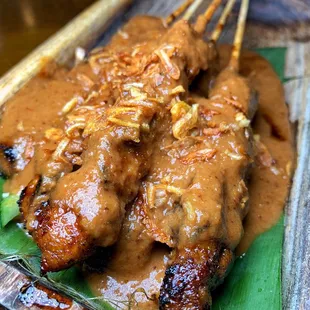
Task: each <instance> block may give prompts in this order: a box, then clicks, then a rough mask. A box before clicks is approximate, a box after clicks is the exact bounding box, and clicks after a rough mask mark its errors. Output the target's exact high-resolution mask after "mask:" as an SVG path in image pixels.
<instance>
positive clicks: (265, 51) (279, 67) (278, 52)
mask: <svg viewBox="0 0 310 310" xmlns="http://www.w3.org/2000/svg"><path fill="white" fill-rule="evenodd" d="M255 51H256V52H257V53H258V54H260V55H261V56H263V57H264V58H266V59H267V60H268V61H269V62H270V63H271V65H272V67H273V69H274V71H276V73H277V75H278V76H279V78H280V80H281V81H282V82H284V81H285V56H286V47H270V48H258V49H256V50H255Z"/></svg>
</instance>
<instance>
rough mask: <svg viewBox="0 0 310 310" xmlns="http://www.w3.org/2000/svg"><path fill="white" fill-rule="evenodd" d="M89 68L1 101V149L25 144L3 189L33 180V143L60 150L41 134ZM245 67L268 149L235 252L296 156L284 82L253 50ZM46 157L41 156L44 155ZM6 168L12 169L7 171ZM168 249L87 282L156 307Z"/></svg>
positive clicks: (255, 175)
mask: <svg viewBox="0 0 310 310" xmlns="http://www.w3.org/2000/svg"><path fill="white" fill-rule="evenodd" d="M229 54H230V49H229V48H228V47H224V48H221V49H220V56H221V66H222V67H224V66H225V64H226V63H227V60H228V56H229ZM85 70H86V72H87V74H88V76H89V75H90V73H89V70H88V68H87V66H86V68H85V67H83V66H81V67H78V68H76V69H73V70H72V72H71V73H69V74H67V73H66V72H64V71H63V70H56V72H55V73H54V74H48V75H44V76H39V77H37V78H35V79H33V80H32V81H31V82H30V83H29V84H28V85H27V86H26V87H25V88H23V89H22V90H21V91H20V92H19V93H18V94H17V95H16V96H15V97H14V98H13V99H11V100H10V101H9V102H8V103H7V104H6V105H5V106H4V108H3V113H2V117H1V124H0V131H1V133H2V135H1V145H2V146H1V147H5V145H6V144H7V145H12V144H14V145H20V147H19V148H17V150H18V151H17V152H18V154H17V155H16V154H15V155H16V156H15V157H16V158H15V161H16V163H15V171H14V172H13V173H12V175H13V176H12V177H11V179H10V180H9V181H8V182H7V183H6V185H5V191H7V192H12V193H18V192H20V190H21V189H22V188H23V187H24V186H26V185H27V183H28V182H29V181H30V180H31V179H33V177H34V171H35V166H37V165H39V164H40V163H38V160H35V159H34V158H33V157H32V156H33V155H32V154H33V152H34V150H35V148H42V147H43V144H44V149H45V150H49V149H50V150H55V147H56V144H55V143H53V142H51V141H47V140H46V139H43V137H44V132H45V131H46V130H47V129H49V128H51V127H56V128H57V127H63V126H64V119H63V118H62V117H61V110H62V108H63V106H64V105H65V103H66V102H68V100H70V99H71V98H72V97H73V96H74V95H76V94H81V93H82V92H83V89H85V88H87V85H85V80H84V83H83V81H81V80H80V79H79V77H78V74H79V73H81V72H85ZM241 73H242V74H243V75H245V76H246V77H248V78H249V80H250V81H251V84H253V87H254V88H255V89H256V91H257V92H258V94H259V108H258V113H257V115H256V116H255V120H254V124H253V131H254V134H255V135H256V136H255V137H256V140H258V141H260V144H261V147H262V148H267V150H268V152H267V153H266V152H263V153H262V154H261V156H258V158H257V159H256V165H255V168H254V169H252V174H251V178H250V182H249V191H250V208H249V213H248V215H247V217H246V219H245V221H244V230H245V232H244V236H243V239H242V240H241V243H240V245H239V247H238V250H237V252H238V253H239V254H241V253H243V252H244V251H246V250H247V248H248V247H249V246H250V244H251V242H252V241H253V240H254V239H255V238H256V237H257V236H258V235H259V234H261V233H263V232H264V231H266V230H267V229H269V228H270V227H272V226H273V225H274V224H275V223H276V222H277V221H278V220H279V217H280V215H281V214H282V211H283V207H284V203H285V200H286V197H287V193H288V189H289V184H290V175H291V166H292V162H293V150H292V138H291V134H290V125H289V122H288V112H287V107H286V104H285V99H284V92H283V88H282V86H281V82H280V81H279V79H278V78H277V76H276V74H275V73H274V71H273V69H272V68H271V66H270V64H269V63H268V62H267V61H266V60H264V59H263V58H262V57H260V56H258V55H257V54H255V53H253V52H244V53H243V55H242V57H241ZM92 77H93V76H92ZM93 78H94V77H93ZM86 84H87V83H86ZM42 98H44V100H42ZM42 158H43V159H42V160H44V156H42ZM0 160H1V158H0ZM7 173H8V175H9V174H10V171H8V172H7ZM71 189H72V187H71ZM239 226H241V225H240V223H239ZM95 227H96V226H95ZM236 230H237V229H236ZM238 236H239V235H238ZM238 236H237V237H238ZM237 239H238V238H237ZM238 240H239V239H238ZM168 253H169V251H167V250H166V249H163V248H157V247H155V248H154V249H153V252H152V255H151V258H150V260H149V261H148V263H147V264H146V266H144V267H143V268H140V269H137V268H135V266H133V267H132V271H131V272H126V273H125V272H124V268H122V266H119V268H113V270H108V271H107V272H106V273H105V274H101V275H94V274H93V275H90V276H89V283H90V285H91V287H92V288H93V290H94V292H95V293H96V294H98V295H103V296H104V297H105V298H106V299H107V300H110V301H111V302H117V303H119V304H120V306H122V305H123V306H124V308H128V303H130V306H132V308H136V309H153V308H154V309H156V308H157V307H158V306H157V302H156V301H153V300H152V299H153V295H154V294H155V295H157V294H158V291H159V287H160V285H161V282H162V280H163V276H164V271H165V268H166V263H167V260H168V258H167V257H168V256H167V255H168ZM118 269H119V270H118Z"/></svg>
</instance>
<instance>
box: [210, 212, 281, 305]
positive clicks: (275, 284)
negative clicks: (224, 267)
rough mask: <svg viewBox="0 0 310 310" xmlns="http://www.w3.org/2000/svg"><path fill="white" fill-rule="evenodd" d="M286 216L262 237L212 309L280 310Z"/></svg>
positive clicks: (240, 262) (219, 291)
mask: <svg viewBox="0 0 310 310" xmlns="http://www.w3.org/2000/svg"><path fill="white" fill-rule="evenodd" d="M283 232H284V225H283V217H282V218H281V220H280V221H279V222H278V224H277V225H276V226H274V227H273V228H272V229H271V230H269V231H267V232H266V233H264V234H262V235H260V236H259V237H258V238H257V239H256V240H255V241H254V243H253V244H252V246H251V247H250V249H249V250H248V252H247V253H246V254H245V255H244V256H243V257H239V258H237V260H236V262H235V265H234V267H233V269H232V271H231V273H230V274H229V276H228V277H227V278H226V279H225V282H224V283H223V285H221V286H220V287H219V288H218V289H217V292H216V293H217V296H216V298H214V305H213V307H212V309H213V310H224V309H229V310H243V309H244V310H245V309H262V310H265V309H272V310H274V309H281V256H282V239H283Z"/></svg>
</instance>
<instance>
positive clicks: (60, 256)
mask: <svg viewBox="0 0 310 310" xmlns="http://www.w3.org/2000/svg"><path fill="white" fill-rule="evenodd" d="M155 45H156V46H157V48H156V49H155V52H153V50H154V46H155ZM158 46H159V47H158ZM149 48H150V52H148V53H144V54H142V55H143V57H142V58H143V59H142V60H141V55H139V53H137V54H136V55H133V56H132V62H133V63H134V60H135V58H136V57H139V64H142V66H140V67H139V68H136V66H130V65H129V66H128V67H127V70H125V71H126V72H124V73H123V76H122V77H121V78H120V82H118V81H115V80H114V81H111V83H118V84H117V87H118V88H119V91H120V97H119V100H118V102H117V103H116V104H115V105H114V106H113V107H112V108H110V109H108V110H107V112H106V116H105V117H103V118H102V119H100V120H98V122H97V123H96V124H95V125H94V127H93V128H92V130H93V132H91V134H90V136H89V138H88V143H87V150H86V151H85V153H84V154H83V165H82V166H81V168H80V169H79V170H77V171H75V172H73V173H69V174H66V175H65V176H64V177H61V178H60V179H59V180H58V182H57V184H56V187H55V188H54V189H53V190H52V191H50V188H49V186H50V185H49V184H47V186H46V183H45V182H44V178H43V179H42V178H41V179H42V180H43V182H42V183H41V184H40V183H39V182H38V184H40V185H39V186H37V191H36V195H35V196H34V197H33V200H32V201H31V203H30V204H23V203H22V204H21V205H22V209H23V210H24V214H28V217H27V219H30V221H27V227H28V229H29V230H30V231H31V232H32V234H33V237H34V239H35V240H36V242H37V243H38V245H39V247H40V248H41V250H42V270H43V271H55V270H60V269H63V268H66V267H68V266H70V265H72V264H74V263H75V262H77V261H79V260H81V259H83V258H85V257H86V256H87V255H89V253H91V248H92V247H93V246H94V245H100V246H108V245H110V244H113V243H114V242H115V241H116V239H117V236H118V233H119V230H120V227H121V222H122V218H123V214H124V205H125V204H126V203H127V202H128V201H129V200H131V199H132V198H133V197H134V196H135V194H136V193H137V190H138V186H139V180H140V179H141V177H143V176H144V175H145V174H146V172H147V169H148V158H149V157H150V154H151V152H152V148H151V145H152V141H153V140H154V137H155V136H156V132H157V130H158V129H159V128H160V124H161V120H162V119H163V116H164V115H165V114H166V113H167V112H166V108H167V107H169V105H170V103H171V100H172V99H173V98H175V97H177V96H179V97H181V98H184V99H185V98H186V95H187V92H186V89H187V88H188V84H189V82H190V81H191V80H192V79H193V77H194V76H195V75H197V74H198V72H199V70H200V69H203V70H206V69H207V67H208V44H206V43H204V42H203V41H202V39H200V37H199V36H198V35H197V34H196V33H195V32H194V31H193V30H192V28H191V26H190V25H189V24H188V23H187V22H185V21H181V22H178V23H176V24H175V25H174V26H172V28H171V29H169V30H168V31H167V34H166V35H165V36H163V38H162V39H161V40H160V41H159V42H152V44H150V46H149ZM143 61H144V62H143ZM132 70H134V72H133V71H132ZM138 83H140V84H142V86H141V87H140V84H138ZM137 85H139V86H137ZM180 92H181V94H180ZM46 188H47V189H48V190H47V191H46ZM89 197H91V198H89ZM89 199H91V200H89ZM29 210H30V212H29ZM36 214H39V216H36ZM33 215H34V216H33ZM60 226H61V227H62V229H64V230H65V231H66V234H65V235H64V234H63V233H62V232H61V231H60V230H59V227H60ZM79 232H81V233H79ZM73 249H74V250H73Z"/></svg>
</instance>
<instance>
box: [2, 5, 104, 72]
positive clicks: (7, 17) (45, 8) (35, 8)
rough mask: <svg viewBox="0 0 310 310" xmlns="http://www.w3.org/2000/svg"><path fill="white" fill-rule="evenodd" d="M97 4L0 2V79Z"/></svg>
mask: <svg viewBox="0 0 310 310" xmlns="http://www.w3.org/2000/svg"><path fill="white" fill-rule="evenodd" d="M103 1H104V0H103ZM94 2H95V0H0V76H1V75H2V74H3V73H5V72H6V71H7V70H8V69H9V68H11V67H12V66H13V65H15V64H16V63H17V62H18V61H19V60H20V59H22V58H23V57H25V56H26V55H27V54H29V52H30V51H32V50H33V49H34V48H35V47H36V46H38V45H39V44H40V43H42V42H43V41H45V40H46V39H47V38H48V37H49V36H50V35H52V34H53V33H55V32H56V31H57V30H59V29H60V28H61V27H62V26H64V25H65V24H66V23H67V22H68V21H69V20H70V19H72V18H73V17H75V16H76V15H77V14H79V13H80V12H81V11H83V10H84V9H85V8H86V7H87V6H89V5H90V4H92V3H94Z"/></svg>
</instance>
